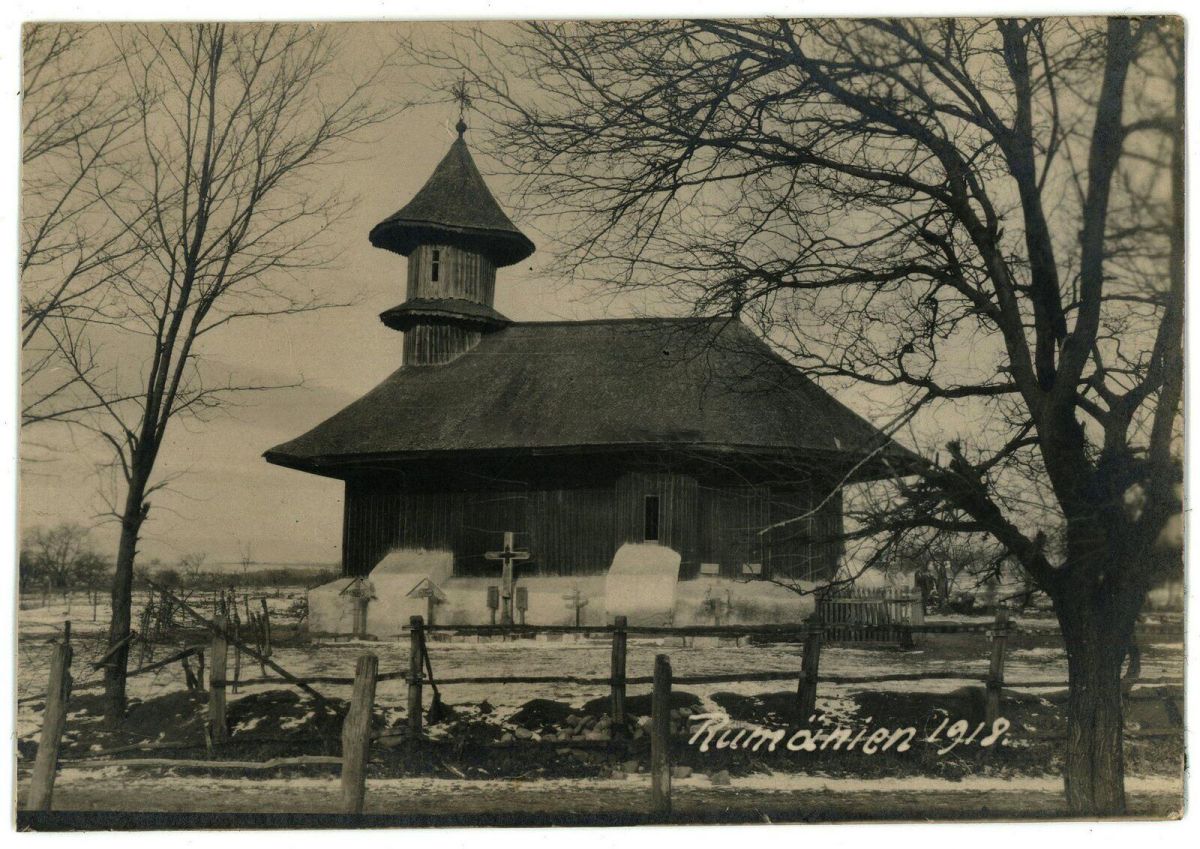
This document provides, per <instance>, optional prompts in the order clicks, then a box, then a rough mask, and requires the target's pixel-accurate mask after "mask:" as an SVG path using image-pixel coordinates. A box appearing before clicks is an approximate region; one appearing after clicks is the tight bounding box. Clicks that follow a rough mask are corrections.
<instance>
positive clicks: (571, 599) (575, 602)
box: [563, 586, 588, 628]
mask: <svg viewBox="0 0 1200 849" xmlns="http://www.w3.org/2000/svg"><path fill="white" fill-rule="evenodd" d="M563 601H565V602H566V603H567V608H568V609H569V610H571V611H573V612H574V614H575V627H576V628H578V627H579V622H580V616H579V614H580V613H581V612H582V611H583V609H584V608H585V607H587V606H588V600H587V599H586V598H584V597H583V593H581V592H580V591H579V587H578V586H576V587H575V588H574V589H573V590H572V591H571V593H570V594H568V595H565V596H563Z"/></svg>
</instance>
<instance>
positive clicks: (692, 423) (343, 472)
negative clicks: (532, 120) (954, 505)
mask: <svg viewBox="0 0 1200 849" xmlns="http://www.w3.org/2000/svg"><path fill="white" fill-rule="evenodd" d="M465 130H466V126H465V124H463V123H462V122H461V121H460V123H459V125H458V133H459V135H458V139H457V140H456V141H455V142H454V143H453V144H452V145H451V147H450V150H449V152H448V153H447V154H446V156H445V158H443V159H442V161H441V163H440V164H439V165H438V166H437V169H436V170H435V171H434V173H433V175H432V176H431V177H430V178H429V180H428V182H427V183H426V184H425V185H424V187H423V188H422V189H421V190H420V191H419V192H418V193H417V195H416V196H415V197H414V198H413V199H412V200H411V201H410V202H409V203H408V204H407V205H406V206H404V207H403V208H402V209H400V210H399V211H398V212H396V213H395V214H394V215H391V216H390V217H388V218H386V219H384V220H383V221H381V222H380V223H379V224H378V225H376V226H375V227H374V229H372V230H371V233H370V239H371V243H372V244H373V245H374V246H376V247H379V248H383V249H384V250H387V251H390V252H392V253H395V254H399V255H400V256H402V257H406V258H407V260H408V275H407V286H406V290H405V300H404V301H403V302H402V303H401V304H399V305H398V306H395V307H393V308H391V309H389V310H387V311H386V312H384V313H383V314H382V315H381V316H380V318H381V319H382V321H383V322H384V324H386V325H387V326H388V327H390V328H392V329H394V330H397V331H399V332H401V333H403V334H404V344H403V363H402V364H401V366H400V368H398V369H397V370H396V371H395V372H394V373H393V374H392V375H391V376H389V377H388V378H387V379H386V380H384V381H383V383H381V384H380V385H379V386H377V387H376V388H375V389H373V390H371V391H370V392H369V393H367V394H366V395H365V396H363V397H362V398H360V399H359V400H357V401H355V402H354V403H352V404H350V405H349V406H348V407H346V408H345V409H343V410H342V411H341V412H339V413H337V414H336V415H334V416H333V417H331V418H329V419H328V420H326V421H324V422H322V423H320V424H318V425H317V426H316V427H314V428H313V429H312V430H310V431H308V432H307V433H305V434H303V435H301V436H299V437H297V438H295V439H293V440H292V441H290V442H286V443H284V444H282V445H278V446H276V447H275V448H272V449H271V450H269V451H267V452H266V455H265V456H266V459H267V460H268V461H269V462H271V463H276V464H278V465H281V466H287V467H290V468H293V469H298V470H301V471H304V472H308V473H311V474H317V475H325V476H327V477H333V478H337V479H339V480H342V481H344V482H345V505H344V510H345V513H344V526H343V527H344V530H343V542H342V558H343V570H344V574H345V575H346V576H347V577H353V576H365V575H368V574H369V573H371V572H372V570H373V569H374V568H375V567H376V566H377V564H379V563H380V562H381V560H383V559H384V558H385V556H387V555H388V554H389V552H392V551H395V550H414V551H421V550H433V551H442V552H447V553H448V556H450V557H451V558H452V569H451V572H452V574H451V577H452V578H462V579H468V578H484V579H488V580H491V581H493V582H494V581H495V580H496V576H497V575H498V564H497V563H496V562H495V560H494V559H488V558H487V557H486V556H485V555H486V553H487V552H489V551H493V550H495V549H497V548H499V547H500V546H501V543H502V540H503V539H504V535H505V533H511V534H512V535H513V536H512V539H513V540H514V542H515V547H516V548H518V549H520V550H522V551H523V552H525V553H526V554H527V559H525V560H523V561H521V562H520V563H519V564H518V565H517V566H516V572H517V580H518V581H520V582H525V583H528V582H530V581H536V580H537V579H540V578H549V577H558V578H572V579H579V578H585V577H588V576H593V577H594V576H603V575H605V573H606V572H607V571H608V570H609V569H610V567H611V566H612V564H613V562H614V557H615V555H616V553H617V551H618V549H620V548H621V546H622V545H624V544H636V545H642V546H644V545H657V546H664V547H669V548H670V549H671V550H672V551H674V552H676V553H677V554H678V564H679V565H678V574H677V575H676V576H674V577H675V579H676V580H677V581H679V582H681V583H683V582H688V581H692V580H695V579H701V578H706V579H710V580H712V579H724V580H726V581H736V582H744V581H747V580H750V581H753V580H755V579H766V578H773V579H793V580H819V579H820V578H822V577H825V576H828V575H830V574H831V573H832V571H833V570H834V569H835V568H836V567H837V564H838V560H839V557H840V556H841V553H842V548H841V545H840V543H839V542H838V541H837V540H836V537H837V536H838V534H839V532H840V530H841V527H842V503H841V495H840V490H839V486H840V484H842V483H845V482H853V481H859V480H863V479H871V478H879V477H883V476H889V475H893V474H895V472H894V469H895V465H894V464H895V463H896V462H901V463H902V462H903V461H904V458H905V457H906V456H908V455H907V453H906V452H905V451H904V450H903V449H901V448H899V447H898V446H896V445H895V444H894V443H892V442H890V441H889V440H888V439H887V437H886V436H884V435H883V434H882V433H880V432H879V431H878V430H876V429H875V428H874V427H873V426H871V425H870V424H868V423H867V422H866V421H864V420H863V419H862V418H860V417H859V416H857V415H855V414H854V413H852V412H851V411H850V410H848V409H846V408H845V407H844V406H842V405H841V404H839V403H838V402H837V401H836V400H834V399H833V398H832V397H831V396H830V395H829V394H828V393H826V392H825V391H823V390H822V389H820V388H819V387H818V386H816V385H815V384H814V383H813V382H812V381H810V380H809V379H808V378H806V377H805V376H804V375H803V374H801V373H800V372H799V371H798V370H796V369H795V368H794V367H792V366H791V365H790V364H789V363H787V362H786V361H784V360H783V359H782V358H781V357H779V356H778V355H776V354H775V353H774V352H773V351H772V350H771V348H770V347H769V346H768V345H767V344H766V343H765V342H764V341H763V340H762V339H760V338H758V337H757V336H756V335H755V334H754V333H753V332H752V331H751V330H750V329H749V328H748V327H746V326H745V325H743V324H742V323H740V322H739V321H738V320H737V319H736V318H731V317H729V316H714V317H711V318H638V319H613V320H598V321H548V322H522V321H515V320H513V319H511V318H508V317H506V316H504V315H501V314H500V313H499V312H497V311H496V309H495V308H494V306H493V303H494V295H495V287H496V273H497V269H500V268H505V267H507V266H512V265H515V264H517V263H520V262H521V261H522V260H524V259H526V258H528V257H529V256H530V255H531V254H532V253H533V251H534V245H533V243H532V242H531V241H530V240H529V239H528V238H526V236H525V235H524V234H523V233H521V231H520V230H518V229H517V227H516V226H515V225H514V224H513V222H512V221H511V220H510V219H509V218H508V216H507V215H506V214H505V212H504V211H503V210H502V209H501V207H500V205H499V204H498V203H497V202H496V199H495V198H494V197H493V196H492V194H491V192H490V191H489V190H488V187H487V185H486V184H485V183H484V180H483V177H482V176H481V174H480V173H479V170H478V168H477V167H476V165H475V162H474V161H473V159H472V157H471V153H470V151H469V150H468V147H467V143H466V141H465V139H464V132H465ZM600 608H601V605H600V604H597V605H596V609H600ZM610 612H611V611H610Z"/></svg>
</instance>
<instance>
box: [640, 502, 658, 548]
mask: <svg viewBox="0 0 1200 849" xmlns="http://www.w3.org/2000/svg"><path fill="white" fill-rule="evenodd" d="M642 539H644V540H645V541H646V542H658V496H657V495H647V496H646V521H645V524H644V526H643V534H642Z"/></svg>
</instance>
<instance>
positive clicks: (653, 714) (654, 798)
mask: <svg viewBox="0 0 1200 849" xmlns="http://www.w3.org/2000/svg"><path fill="white" fill-rule="evenodd" d="M650 810H651V813H653V814H655V815H657V816H663V817H667V816H670V815H671V659H670V658H669V657H667V656H666V655H665V654H660V655H656V656H655V658H654V694H653V695H652V696H651V699H650Z"/></svg>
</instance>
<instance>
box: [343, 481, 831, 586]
mask: <svg viewBox="0 0 1200 849" xmlns="http://www.w3.org/2000/svg"><path fill="white" fill-rule="evenodd" d="M502 478H503V476H500V475H498V476H497V479H498V480H499V479H502ZM508 481H509V482H508V484H507V485H504V486H503V487H502V488H500V487H497V488H490V487H482V488H479V487H477V488H467V487H462V486H460V487H459V488H450V486H449V484H448V485H447V488H444V489H439V488H437V487H436V486H434V485H433V484H432V483H431V481H430V480H429V479H428V478H426V479H424V480H422V481H420V482H418V483H417V484H412V483H406V482H405V479H404V478H403V477H402V476H400V475H396V476H394V477H383V476H379V477H371V478H363V479H358V480H351V481H348V482H347V485H346V499H345V527H344V530H343V544H342V551H343V562H344V568H345V570H346V572H347V574H352V575H361V574H365V573H367V572H369V571H370V570H371V569H372V568H373V567H374V566H375V564H376V563H378V562H379V560H380V559H381V558H382V557H383V556H384V555H385V554H386V553H387V552H388V550H390V549H392V548H395V547H400V546H402V547H410V548H421V547H423V548H447V549H449V550H451V551H453V552H454V554H455V573H456V574H459V575H463V576H483V575H493V574H496V572H497V566H496V565H495V564H494V563H492V562H490V561H487V560H486V559H484V558H483V554H484V552H486V551H489V550H493V549H496V548H499V546H500V543H501V540H502V538H503V534H504V532H505V531H513V532H514V533H515V534H516V541H517V544H518V545H519V546H521V547H523V548H526V549H528V550H529V551H530V552H531V554H532V555H533V556H532V559H531V560H530V561H529V562H528V563H526V564H524V565H523V566H521V567H520V572H519V574H524V575H595V574H603V573H604V572H605V571H606V570H607V569H608V568H609V566H610V565H611V563H612V558H613V555H614V554H615V552H616V549H617V547H618V546H620V545H621V544H622V543H625V542H642V541H643V527H644V520H645V498H646V496H647V495H655V496H657V497H658V498H659V506H660V513H659V541H660V542H661V543H662V544H663V545H667V546H670V547H671V548H673V549H675V550H676V551H678V552H679V553H680V556H681V559H682V566H681V570H680V577H681V578H682V579H685V580H687V579H692V578H695V577H697V576H698V574H699V572H700V564H701V563H718V564H720V574H721V575H722V576H723V577H727V578H735V579H739V578H743V577H748V576H745V575H743V571H742V569H743V565H744V564H746V563H761V564H762V565H763V576H764V577H775V578H793V579H819V578H821V577H825V576H828V575H830V574H831V573H832V571H833V569H834V568H835V567H836V565H837V562H838V560H839V558H840V556H841V553H842V545H841V544H840V543H838V542H821V540H822V538H825V539H828V538H829V537H831V536H835V535H837V534H838V533H840V532H841V529H842V512H841V511H842V499H841V494H840V492H839V493H836V494H835V495H834V496H833V497H831V498H829V499H828V501H827V502H826V503H825V504H824V505H823V506H821V507H819V508H818V509H816V510H815V512H814V513H813V515H812V516H805V514H806V513H808V512H810V511H812V510H813V506H814V505H815V504H816V503H817V502H818V501H820V500H821V499H823V498H825V496H826V495H827V494H828V489H825V488H822V487H821V486H820V485H816V486H810V485H808V484H798V483H790V484H787V485H778V484H777V485H774V486H771V485H768V484H758V485H745V484H723V485H716V484H711V483H710V484H703V485H702V484H700V483H698V481H697V479H696V477H694V476H691V475H687V474H680V473H673V472H657V471H654V472H645V471H634V472H627V473H625V474H621V475H619V476H618V477H616V478H615V480H613V479H611V478H610V480H609V481H607V482H606V481H603V480H598V479H597V480H593V481H592V482H591V483H590V484H588V485H581V486H571V485H568V484H567V483H564V482H562V481H557V482H555V481H551V482H543V483H537V484H534V483H531V484H527V485H523V484H522V483H521V482H520V481H514V480H512V476H511V475H510V476H509V477H508ZM802 516H803V517H804V518H799V519H798V518H797V517H802ZM789 520H795V521H789ZM781 523H782V524H781ZM777 524H778V525H780V527H777V528H772V529H770V530H768V531H767V532H766V533H760V531H763V529H766V528H769V527H770V526H772V525H777Z"/></svg>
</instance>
